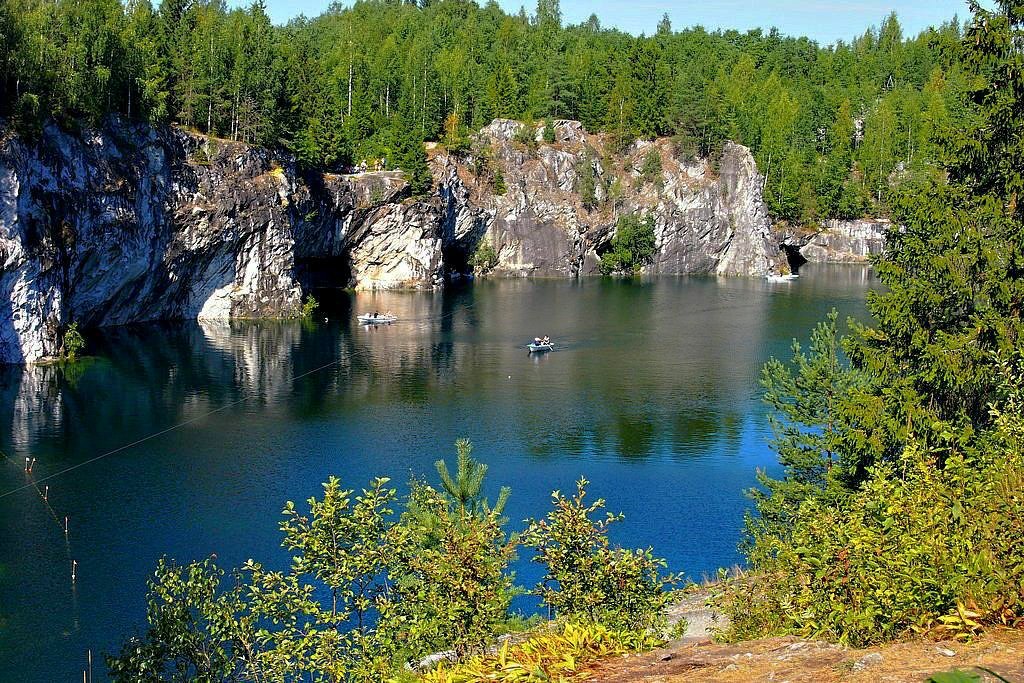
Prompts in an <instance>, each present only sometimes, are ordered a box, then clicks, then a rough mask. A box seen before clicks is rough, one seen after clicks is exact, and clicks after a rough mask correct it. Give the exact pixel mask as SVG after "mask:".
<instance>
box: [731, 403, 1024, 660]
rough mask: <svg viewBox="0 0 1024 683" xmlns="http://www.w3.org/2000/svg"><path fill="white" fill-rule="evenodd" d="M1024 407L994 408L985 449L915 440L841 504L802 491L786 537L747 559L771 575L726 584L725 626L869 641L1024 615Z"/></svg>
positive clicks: (965, 630) (967, 628) (956, 633)
mask: <svg viewBox="0 0 1024 683" xmlns="http://www.w3.org/2000/svg"><path fill="white" fill-rule="evenodd" d="M1022 407H1024V405H1022V404H1021V402H1020V398H1019V395H1018V396H1017V397H1015V398H1013V399H1012V400H1011V401H1010V402H1009V403H1008V404H1007V405H1006V406H1005V411H1000V412H996V413H994V415H995V416H996V420H997V422H998V423H999V426H998V428H997V430H996V431H995V432H994V433H992V434H991V435H990V436H989V437H986V439H985V440H984V443H982V444H978V447H977V448H972V449H970V450H964V449H960V448H959V447H957V445H956V443H955V441H954V440H953V439H952V438H950V441H949V443H948V445H947V446H946V447H945V448H942V449H926V448H923V447H922V446H921V445H920V444H919V443H917V442H911V443H910V444H908V446H907V448H906V450H905V451H904V452H903V454H902V455H901V456H900V458H899V459H898V460H896V461H895V462H892V463H889V462H884V463H879V464H877V465H873V466H872V467H871V468H870V470H869V473H868V479H867V480H866V481H865V482H864V485H863V486H862V487H860V488H859V489H858V490H857V491H856V492H854V493H852V494H851V496H850V499H849V500H848V501H846V502H845V503H844V504H842V505H835V504H829V503H828V502H826V501H823V500H822V499H820V498H818V497H809V498H807V499H805V500H804V501H803V502H802V503H801V505H800V507H799V509H798V511H797V514H795V515H793V516H792V521H791V528H790V529H789V530H788V532H787V533H786V534H785V535H781V534H777V533H769V534H765V535H763V536H759V537H758V538H757V542H756V543H755V544H754V546H753V549H752V551H751V552H750V560H751V564H752V565H753V566H754V567H756V568H757V570H758V571H759V572H761V573H762V574H763V575H764V576H765V577H767V579H768V580H767V581H766V582H758V581H754V582H751V581H749V580H740V581H739V582H738V583H737V584H735V585H734V586H733V587H732V590H730V591H727V593H728V594H729V597H728V599H727V600H726V601H725V603H724V607H725V610H726V612H727V613H728V614H729V616H730V618H731V620H732V623H731V626H730V629H731V630H730V632H729V634H728V635H730V636H731V637H733V638H740V639H742V638H747V637H750V636H752V635H754V634H761V633H765V632H771V633H795V634H799V635H804V636H809V637H815V638H819V637H823V638H827V639H830V640H837V641H840V642H846V643H850V644H853V645H864V644H869V643H875V642H881V641H886V640H892V639H897V638H901V637H906V636H909V635H912V634H914V633H918V632H921V631H923V630H928V629H937V630H939V631H941V632H945V633H946V634H947V635H949V636H952V637H956V638H967V637H969V636H971V635H972V634H974V633H976V632H977V630H978V629H980V628H981V626H982V625H983V624H986V623H989V624H990V623H995V624H1006V625H1017V624H1019V623H1021V622H1022V621H1024V596H1022V595H1021V593H1020V590H1019V587H1020V585H1022V584H1021V582H1022V581H1024V494H1022V493H1021V491H1022V488H1021V485H1022V484H1024V458H1022V451H1021V445H1022V443H1024V442H1022V441H1021V436H1022V435H1024V422H1022V420H1021V413H1020V412H1019V411H1020V410H1021V408H1022ZM940 459H941V460H943V461H944V464H943V466H942V467H938V466H937V463H938V461H939V460H940Z"/></svg>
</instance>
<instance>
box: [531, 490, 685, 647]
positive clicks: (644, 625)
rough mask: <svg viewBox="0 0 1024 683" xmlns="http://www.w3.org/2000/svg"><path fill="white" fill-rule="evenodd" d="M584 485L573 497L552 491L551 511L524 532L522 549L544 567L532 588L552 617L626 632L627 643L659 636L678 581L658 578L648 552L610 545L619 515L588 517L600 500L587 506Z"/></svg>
mask: <svg viewBox="0 0 1024 683" xmlns="http://www.w3.org/2000/svg"><path fill="white" fill-rule="evenodd" d="M587 484H588V482H587V480H586V479H580V480H579V482H577V485H576V495H575V496H573V497H572V498H566V497H565V496H563V495H562V494H561V493H559V492H558V491H555V492H554V493H552V494H551V502H552V504H553V505H554V510H552V511H551V512H549V513H548V515H547V516H546V517H545V518H544V519H542V520H539V521H538V520H534V521H531V522H530V525H529V527H528V528H527V529H526V531H525V532H523V537H522V543H523V545H524V546H526V547H528V548H533V549H534V550H535V551H536V556H535V557H534V562H538V563H540V564H542V565H544V568H545V574H544V578H543V579H542V580H541V582H540V583H539V584H538V585H537V590H538V592H539V594H540V596H541V597H542V598H543V599H544V602H546V603H547V604H548V605H549V606H550V607H551V608H552V609H553V611H554V614H555V616H556V617H557V618H560V619H564V620H569V621H575V622H584V623H597V624H602V625H604V626H607V627H608V628H610V629H612V630H613V631H616V632H619V633H621V634H628V635H626V639H627V640H630V639H639V640H642V639H644V638H646V637H648V636H650V635H651V634H656V635H659V636H660V635H661V632H662V631H663V630H664V628H665V626H666V617H665V614H664V610H665V607H667V606H668V603H669V601H670V600H671V594H670V593H669V592H668V591H667V590H666V587H667V586H669V585H672V584H674V583H676V581H677V578H676V577H675V576H672V575H662V574H661V570H662V569H663V568H664V567H665V562H664V560H661V559H658V558H655V557H654V556H653V555H652V553H651V550H650V549H649V548H648V549H646V550H640V549H637V550H628V549H623V548H616V547H612V545H611V543H610V542H609V540H608V527H609V525H611V524H612V523H613V522H616V521H619V520H621V519H622V515H621V514H618V515H613V514H611V513H608V514H607V515H606V516H605V518H604V519H593V518H592V515H594V513H597V512H599V511H600V510H601V509H603V508H604V501H603V500H601V499H598V500H596V501H594V502H593V503H591V504H589V505H588V504H586V503H585V502H584V498H585V497H586V488H587Z"/></svg>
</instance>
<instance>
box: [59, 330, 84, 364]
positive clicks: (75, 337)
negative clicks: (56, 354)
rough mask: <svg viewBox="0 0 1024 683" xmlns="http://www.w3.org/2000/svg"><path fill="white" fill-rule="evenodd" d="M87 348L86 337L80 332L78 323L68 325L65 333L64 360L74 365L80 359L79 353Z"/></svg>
mask: <svg viewBox="0 0 1024 683" xmlns="http://www.w3.org/2000/svg"><path fill="white" fill-rule="evenodd" d="M84 348H85V337H83V336H82V333H81V332H79V331H78V323H77V322H73V323H71V324H70V325H68V329H67V330H65V332H64V344H63V355H64V360H66V361H69V362H71V363H74V362H75V361H76V360H77V359H78V353H79V351H81V350H82V349H84Z"/></svg>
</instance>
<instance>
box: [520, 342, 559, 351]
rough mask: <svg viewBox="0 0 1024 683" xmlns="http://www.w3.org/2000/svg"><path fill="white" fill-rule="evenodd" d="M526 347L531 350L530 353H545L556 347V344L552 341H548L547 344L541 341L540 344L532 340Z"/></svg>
mask: <svg viewBox="0 0 1024 683" xmlns="http://www.w3.org/2000/svg"><path fill="white" fill-rule="evenodd" d="M526 348H528V349H529V350H530V353H544V352H545V351H550V350H551V349H553V348H555V345H554V344H552V343H551V342H547V343H546V344H545V343H543V342H541V343H540V344H534V343H533V342H530V343H529V344H527V345H526Z"/></svg>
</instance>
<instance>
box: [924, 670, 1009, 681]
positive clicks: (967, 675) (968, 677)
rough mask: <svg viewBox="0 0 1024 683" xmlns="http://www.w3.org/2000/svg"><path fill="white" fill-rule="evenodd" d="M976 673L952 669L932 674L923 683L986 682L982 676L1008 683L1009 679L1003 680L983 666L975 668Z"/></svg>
mask: <svg viewBox="0 0 1024 683" xmlns="http://www.w3.org/2000/svg"><path fill="white" fill-rule="evenodd" d="M975 668H976V669H977V671H965V670H963V669H952V670H950V671H943V672H941V673H937V674H932V675H931V676H929V677H928V680H927V681H925V683H983V682H984V681H986V680H988V679H987V678H986V677H985V676H984V675H983V674H988V675H989V676H991V677H992V679H994V680H997V681H1002V682H1003V683H1010V681H1009V679H1007V678H1003V677H1002V676H1000V675H999V674H997V673H996V672H995V671H993V670H992V669H986V668H985V667H983V666H978V667H975Z"/></svg>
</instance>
